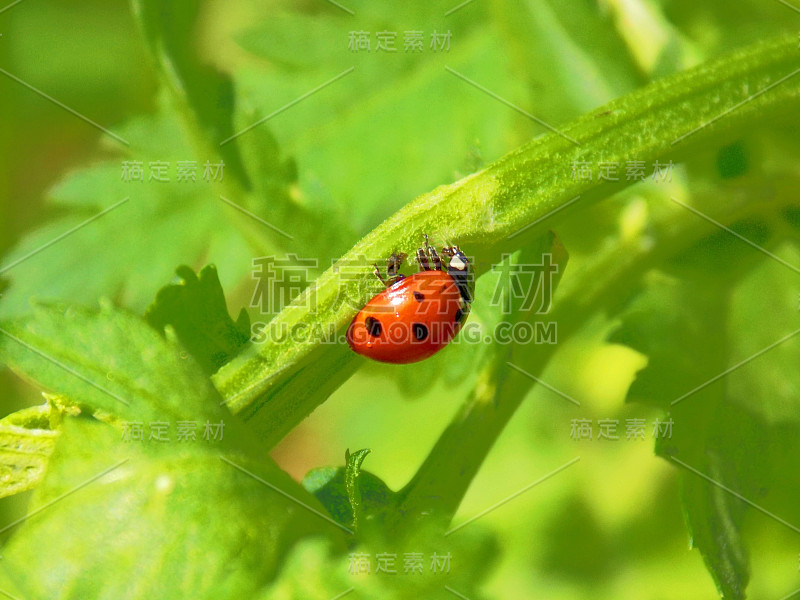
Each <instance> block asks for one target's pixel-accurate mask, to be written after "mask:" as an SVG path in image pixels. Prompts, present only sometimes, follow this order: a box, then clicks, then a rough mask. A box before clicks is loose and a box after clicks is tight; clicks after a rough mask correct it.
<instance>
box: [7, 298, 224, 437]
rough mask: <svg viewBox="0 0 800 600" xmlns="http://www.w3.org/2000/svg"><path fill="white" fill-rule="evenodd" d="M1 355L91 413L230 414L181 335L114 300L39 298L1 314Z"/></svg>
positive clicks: (136, 416)
mask: <svg viewBox="0 0 800 600" xmlns="http://www.w3.org/2000/svg"><path fill="white" fill-rule="evenodd" d="M0 362H2V363H4V364H6V365H8V366H9V367H11V368H12V369H13V370H14V371H16V372H17V373H19V374H21V375H24V376H26V377H28V378H29V379H32V380H33V381H35V382H36V383H37V384H39V385H40V386H42V387H43V388H45V389H47V390H50V391H54V392H57V393H59V394H62V395H63V396H65V397H66V398H67V399H69V400H71V401H72V403H74V404H75V405H78V406H81V407H87V408H88V409H89V412H90V414H91V413H92V412H94V411H102V412H103V413H106V414H110V415H114V416H116V417H118V418H120V419H127V420H138V421H145V422H146V421H158V420H171V421H177V420H186V419H192V418H203V419H209V420H211V421H212V422H219V421H220V420H222V419H225V418H229V417H230V415H229V413H228V412H227V411H226V410H225V409H224V408H223V407H221V406H219V404H220V401H219V399H218V398H219V396H218V394H217V392H216V390H215V389H214V387H213V386H212V385H211V384H210V382H209V381H208V378H207V376H206V375H205V374H204V373H203V372H202V370H201V369H200V367H199V366H198V365H197V363H196V362H194V360H192V359H191V358H190V357H189V355H188V354H187V353H186V352H185V350H183V349H182V348H181V347H180V345H179V344H178V343H177V341H175V340H170V339H164V338H163V337H162V336H160V335H159V334H158V332H156V331H155V330H154V329H153V328H152V327H150V326H148V325H147V323H146V322H145V321H144V320H143V319H141V318H140V317H137V316H135V315H132V314H130V313H128V312H125V311H122V310H119V309H116V308H114V307H113V306H111V305H110V304H109V303H104V304H102V305H101V308H100V309H99V310H92V309H88V308H83V307H76V306H66V305H37V306H35V307H34V309H33V314H32V315H31V316H29V317H25V318H21V319H17V320H15V321H10V322H0ZM232 426H233V424H232Z"/></svg>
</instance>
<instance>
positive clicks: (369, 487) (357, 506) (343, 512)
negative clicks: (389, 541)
mask: <svg viewBox="0 0 800 600" xmlns="http://www.w3.org/2000/svg"><path fill="white" fill-rule="evenodd" d="M369 453H370V450H369V449H367V448H365V449H363V450H358V451H357V452H354V453H353V454H350V453H349V451H348V452H347V453H346V454H345V466H344V467H320V468H317V469H312V470H311V471H309V472H308V473H307V474H306V476H305V477H304V478H303V487H304V488H305V489H306V490H307V491H308V492H310V493H312V494H314V496H316V498H317V499H318V500H319V501H320V502H321V503H322V504H323V505H324V506H325V508H326V509H327V510H328V512H329V513H330V514H331V515H332V516H333V517H334V519H336V520H337V521H338V522H339V523H341V524H343V525H346V526H347V527H352V528H353V530H354V531H355V533H356V534H357V536H358V539H360V540H364V539H369V538H370V536H372V535H375V534H376V533H380V534H381V535H385V532H383V531H382V528H383V527H384V526H385V521H386V516H387V515H388V514H389V513H391V511H392V510H394V506H395V503H396V499H395V493H394V492H393V491H391V490H390V489H389V488H388V487H387V486H386V484H385V483H384V482H383V481H382V480H381V479H380V478H379V477H377V476H375V475H373V474H372V473H370V472H368V471H364V470H362V469H361V463H363V462H364V459H365V458H366V457H367V454H369Z"/></svg>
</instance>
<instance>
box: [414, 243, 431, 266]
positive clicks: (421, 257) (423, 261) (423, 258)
mask: <svg viewBox="0 0 800 600" xmlns="http://www.w3.org/2000/svg"><path fill="white" fill-rule="evenodd" d="M417 263H419V268H420V269H422V270H423V271H430V270H431V265H430V263H429V262H428V255H427V253H426V252H425V248H417Z"/></svg>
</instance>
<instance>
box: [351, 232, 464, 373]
mask: <svg viewBox="0 0 800 600" xmlns="http://www.w3.org/2000/svg"><path fill="white" fill-rule="evenodd" d="M442 254H444V255H445V256H447V257H448V258H449V261H448V264H447V270H443V269H442V261H441V259H440V258H439V255H438V254H437V253H436V250H435V249H434V248H432V247H431V246H429V245H428V236H425V246H424V247H423V248H418V249H417V262H418V263H419V266H420V269H421V271H420V272H419V273H415V274H414V275H411V276H409V277H404V276H403V275H400V274H398V273H397V270H398V269H399V268H400V265H401V264H402V262H403V259H405V258H406V254H402V253H401V254H392V256H390V257H389V259H388V260H387V266H386V275H387V278H388V280H387V279H384V278H383V277H382V276H381V274H380V270H379V269H378V267H377V266H376V267H375V275H376V276H377V277H378V279H380V280H381V281H382V282H383V283H384V285H386V289H385V290H383V291H382V292H381V293H380V294H378V295H377V296H375V297H374V298H372V300H370V301H369V302H368V303H367V305H366V306H365V307H364V308H362V309H361V311H359V313H358V314H357V315H356V316H355V318H354V319H353V322H352V323H350V327H348V329H347V343H348V344H350V347H351V348H352V349H353V350H354V351H355V352H357V353H358V354H361V355H362V356H366V357H367V358H371V359H373V360H377V361H381V362H387V363H395V364H404V363H412V362H417V361H420V360H423V359H425V358H428V357H429V356H432V355H433V354H436V353H437V352H438V351H439V350H441V349H442V348H444V347H445V346H446V345H447V344H448V343H449V342H450V340H452V339H453V338H454V337H455V336H456V334H457V333H458V332H459V330H460V329H461V326H462V325H463V324H464V321H466V319H467V315H468V314H469V309H470V304H471V302H472V297H473V292H474V280H473V276H472V272H471V271H470V268H469V261H468V260H467V257H466V256H465V255H464V253H463V252H461V250H460V249H459V247H458V246H447V247H444V248H442ZM431 265H432V266H431Z"/></svg>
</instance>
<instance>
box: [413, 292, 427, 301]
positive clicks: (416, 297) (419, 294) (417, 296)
mask: <svg viewBox="0 0 800 600" xmlns="http://www.w3.org/2000/svg"><path fill="white" fill-rule="evenodd" d="M414 300H416V301H417V302H422V301H423V300H425V296H424V295H423V294H422V292H414Z"/></svg>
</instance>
